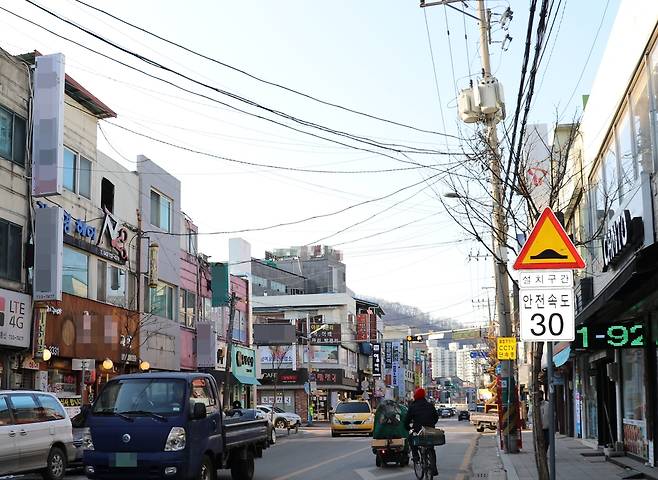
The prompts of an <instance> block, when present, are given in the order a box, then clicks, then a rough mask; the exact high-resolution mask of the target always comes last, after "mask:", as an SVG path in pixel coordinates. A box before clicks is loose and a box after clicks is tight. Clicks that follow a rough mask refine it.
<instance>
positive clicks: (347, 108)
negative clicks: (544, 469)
mask: <svg viewBox="0 0 658 480" xmlns="http://www.w3.org/2000/svg"><path fill="white" fill-rule="evenodd" d="M74 1H76V2H78V3H80V4H82V5H84V6H86V7H88V8H91V9H93V10H96V11H97V12H100V13H102V14H104V15H107V16H109V17H111V18H113V19H115V20H117V21H118V22H121V23H123V24H124V25H128V26H130V27H132V28H134V29H136V30H139V31H141V32H143V33H146V34H147V35H150V36H152V37H154V38H157V39H158V40H161V41H163V42H165V43H168V44H170V45H173V46H175V47H177V48H180V49H181V50H184V51H186V52H188V53H191V54H193V55H196V56H198V57H200V58H203V59H204V60H208V61H210V62H213V63H216V64H218V65H221V66H222V67H225V68H228V69H230V70H233V71H235V72H238V73H240V74H242V75H245V76H247V77H249V78H251V79H253V80H256V81H258V82H261V83H264V84H266V85H270V86H273V87H276V88H280V89H282V90H285V91H287V92H289V93H293V94H295V95H299V96H301V97H304V98H307V99H309V100H313V101H314V102H318V103H321V104H323V105H327V106H330V107H333V108H338V109H340V110H343V111H346V112H350V113H354V114H356V115H360V116H363V117H366V118H370V119H373V120H378V121H381V122H385V123H389V124H392V125H396V126H399V127H404V128H408V129H411V130H415V131H418V132H422V133H429V134H435V135H440V134H441V133H440V132H436V131H433V130H428V129H424V128H420V127H415V126H413V125H408V124H405V123H402V122H397V121H394V120H390V119H387V118H383V117H379V116H377V115H373V114H370V113H366V112H362V111H359V110H356V109H353V108H349V107H345V106H343V105H340V104H337V103H333V102H329V101H327V100H322V99H320V98H318V97H316V96H314V95H311V94H309V93H305V92H302V91H299V90H296V89H294V88H291V87H287V86H285V85H281V84H279V83H276V82H272V81H269V80H266V79H264V78H262V77H259V76H257V75H254V74H252V73H249V72H247V71H246V70H244V69H241V68H238V67H235V66H233V65H230V64H228V63H226V62H222V61H221V60H218V59H216V58H213V57H210V56H209V55H205V54H203V53H200V52H198V51H196V50H193V49H191V48H189V47H186V46H184V45H182V44H179V43H176V42H174V41H172V40H169V39H168V38H165V37H162V36H160V35H158V34H156V33H153V32H151V31H150V30H148V29H146V28H143V27H140V26H139V25H136V24H134V23H131V22H129V21H127V20H125V19H123V18H120V17H118V16H117V15H114V14H112V13H110V12H108V11H106V10H103V9H101V8H98V7H95V6H93V5H90V4H88V3H86V2H83V1H82V0H74Z"/></svg>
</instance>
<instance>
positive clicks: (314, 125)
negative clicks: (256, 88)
mask: <svg viewBox="0 0 658 480" xmlns="http://www.w3.org/2000/svg"><path fill="white" fill-rule="evenodd" d="M26 1H27V2H28V3H29V4H31V5H33V6H35V7H36V8H38V9H40V10H42V11H44V12H46V13H48V14H49V15H51V16H53V17H55V18H57V19H58V20H60V21H62V22H64V23H66V24H68V25H71V26H73V27H75V28H77V29H78V30H80V31H82V32H84V33H86V34H87V35H89V36H92V37H94V38H96V39H97V40H100V41H101V42H103V43H106V44H107V45H110V46H111V47H113V48H115V49H117V50H119V51H121V52H123V53H125V54H127V55H130V56H132V57H135V58H137V59H138V60H140V61H142V62H144V63H147V64H148V65H151V66H152V67H155V68H158V69H161V70H164V71H166V72H168V73H171V74H173V75H176V76H178V77H181V78H183V79H185V80H187V81H189V82H192V83H195V84H197V85H199V86H202V87H204V88H207V89H210V90H212V91H214V92H217V93H219V94H221V95H224V96H227V97H229V98H231V99H233V100H237V101H239V102H242V103H245V104H247V105H249V106H251V107H255V108H258V109H261V110H264V111H266V112H268V113H272V114H274V115H277V116H280V117H282V118H285V119H286V120H291V121H293V122H295V123H299V124H301V125H304V126H307V127H312V128H316V129H319V130H321V131H324V132H327V133H331V134H333V135H337V136H342V137H346V138H349V139H351V140H353V141H358V142H361V143H365V144H368V145H371V146H375V147H378V148H382V149H385V150H391V151H394V152H397V153H403V152H405V150H403V149H401V148H394V147H404V146H402V145H396V144H384V143H379V142H374V141H373V140H371V139H368V138H366V137H362V136H358V135H353V134H349V133H347V132H343V131H340V130H336V129H333V128H330V127H326V126H323V125H320V124H317V123H315V122H311V121H308V120H304V119H301V118H298V117H295V116H293V115H291V114H287V113H285V112H283V111H279V110H276V109H274V108H270V107H267V106H265V105H261V104H260V103H258V102H256V101H254V100H250V99H248V98H246V97H242V96H240V95H238V94H235V93H232V92H229V91H227V90H224V89H222V88H219V87H216V86H213V85H210V84H208V83H205V82H202V81H200V80H197V79H195V78H193V77H191V76H189V75H186V74H184V73H182V72H179V71H177V70H175V69H173V68H170V67H167V66H166V65H163V64H161V63H159V62H157V61H155V60H153V59H151V58H149V57H146V56H144V55H141V54H139V53H137V52H134V51H132V50H130V49H128V48H125V47H122V46H120V45H118V44H117V43H115V42H113V41H111V40H109V39H107V38H105V37H103V36H102V35H100V34H98V33H95V32H93V31H91V30H89V29H87V28H85V27H83V26H82V25H79V24H77V23H76V22H73V21H71V20H69V19H67V18H64V17H62V16H61V15H58V14H57V13H55V12H53V11H51V10H48V9H47V8H45V7H43V6H41V5H39V4H37V3H36V2H34V1H32V0H26ZM153 78H157V79H160V77H156V76H153ZM160 80H162V79H160ZM225 105H226V106H227V107H229V108H232V109H235V110H237V111H242V112H243V113H246V114H248V115H252V116H256V115H255V114H253V113H250V112H246V111H243V110H240V109H238V108H237V107H235V106H233V105H230V104H225ZM263 118H265V117H263ZM267 120H268V121H273V120H272V119H269V118H268V119H267ZM284 125H285V124H284ZM287 127H288V128H290V126H289V125H287ZM441 135H444V136H445V135H448V134H445V133H442V134H441ZM450 136H451V137H453V138H456V137H455V136H453V135H450ZM407 148H408V147H407ZM407 153H435V152H433V151H430V150H424V149H415V148H412V149H411V150H410V151H408V152H407Z"/></svg>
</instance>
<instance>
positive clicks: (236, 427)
mask: <svg viewBox="0 0 658 480" xmlns="http://www.w3.org/2000/svg"><path fill="white" fill-rule="evenodd" d="M224 429H225V432H226V448H227V449H228V450H230V449H233V448H238V447H241V446H243V445H254V444H256V445H259V446H260V447H261V448H262V449H265V448H267V447H268V446H269V442H268V441H267V440H268V438H267V420H265V419H259V420H240V419H232V418H226V419H225V420H224Z"/></svg>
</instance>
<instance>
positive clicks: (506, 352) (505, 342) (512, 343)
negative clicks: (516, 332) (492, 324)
mask: <svg viewBox="0 0 658 480" xmlns="http://www.w3.org/2000/svg"><path fill="white" fill-rule="evenodd" d="M496 347H497V353H498V360H516V338H515V337H498V338H497V339H496Z"/></svg>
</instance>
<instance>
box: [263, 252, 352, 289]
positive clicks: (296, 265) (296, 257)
mask: <svg viewBox="0 0 658 480" xmlns="http://www.w3.org/2000/svg"><path fill="white" fill-rule="evenodd" d="M265 257H266V260H270V261H272V262H274V263H275V264H276V266H277V267H278V268H280V269H282V270H286V271H288V272H292V273H296V274H298V275H300V276H303V277H304V278H305V280H306V281H305V288H304V290H305V292H306V293H345V292H347V283H346V275H345V273H346V267H345V264H344V263H343V254H342V252H340V251H339V250H335V249H334V248H332V247H328V246H326V245H312V246H302V247H290V248H277V249H274V251H273V252H271V253H270V252H268V253H267V254H266V255H265Z"/></svg>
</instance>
